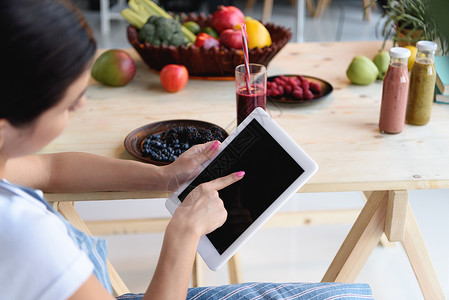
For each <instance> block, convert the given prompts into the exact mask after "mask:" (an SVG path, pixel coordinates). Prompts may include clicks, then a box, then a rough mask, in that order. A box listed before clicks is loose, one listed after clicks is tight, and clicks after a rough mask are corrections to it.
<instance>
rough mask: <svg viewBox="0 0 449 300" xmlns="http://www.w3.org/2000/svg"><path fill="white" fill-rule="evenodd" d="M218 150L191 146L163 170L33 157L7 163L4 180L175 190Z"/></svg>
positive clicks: (82, 157)
mask: <svg viewBox="0 0 449 300" xmlns="http://www.w3.org/2000/svg"><path fill="white" fill-rule="evenodd" d="M217 148H218V142H209V143H206V144H202V145H197V146H194V147H192V148H191V149H189V150H188V151H186V152H185V153H184V154H183V155H181V156H180V157H179V158H178V159H177V160H176V161H175V162H174V163H172V164H170V165H168V166H164V167H158V166H155V165H151V164H146V163H142V162H138V161H134V160H125V159H114V158H107V157H102V156H98V155H94V154H88V153H79V152H67V153H54V154H41V155H33V156H28V157H23V158H16V159H11V160H9V161H8V162H7V164H6V171H5V177H6V179H8V180H10V181H11V182H14V183H16V184H20V185H25V186H29V187H32V188H36V189H40V190H43V191H45V192H63V193H81V192H93V191H149V190H151V191H174V190H176V189H177V187H178V186H179V185H181V184H182V183H184V182H185V181H186V180H188V179H190V178H191V177H192V176H195V175H196V174H197V173H198V171H199V169H200V167H201V165H202V164H203V163H204V162H205V161H207V160H208V159H210V158H211V157H213V156H214V155H215V152H216V151H215V150H216V149H217Z"/></svg>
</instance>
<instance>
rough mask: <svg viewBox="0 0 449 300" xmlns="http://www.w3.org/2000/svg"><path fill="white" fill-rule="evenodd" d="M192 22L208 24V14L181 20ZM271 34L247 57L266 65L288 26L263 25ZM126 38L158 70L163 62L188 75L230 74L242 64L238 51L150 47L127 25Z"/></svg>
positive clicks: (288, 34)
mask: <svg viewBox="0 0 449 300" xmlns="http://www.w3.org/2000/svg"><path fill="white" fill-rule="evenodd" d="M187 21H195V22H196V23H198V24H199V25H200V26H201V28H204V27H206V26H210V21H211V16H206V15H204V14H199V15H195V14H190V15H188V16H186V17H185V18H184V19H183V20H182V21H181V22H182V23H184V22H187ZM264 25H265V27H266V28H267V30H268V32H269V33H270V35H271V40H272V45H271V46H268V47H264V48H262V49H260V48H255V49H252V50H250V51H249V60H250V62H252V63H259V64H262V65H265V66H268V63H269V62H270V61H271V60H272V59H273V57H274V56H275V55H276V54H277V53H278V52H279V51H280V50H281V49H282V48H283V47H284V46H285V45H286V44H287V42H288V41H289V40H290V38H291V36H292V33H291V31H290V29H287V28H285V27H282V26H278V25H275V24H271V23H267V24H264ZM127 35H128V41H129V42H130V43H131V45H132V46H133V47H134V48H135V49H136V51H137V52H138V53H139V55H140V56H141V57H142V59H143V60H144V61H145V63H146V64H147V65H148V66H149V67H150V68H151V69H153V70H156V71H160V70H161V69H162V68H163V67H164V66H165V65H168V64H179V65H184V66H185V67H186V68H187V70H189V74H190V75H191V76H201V77H224V76H232V77H233V76H234V70H235V67H236V66H238V65H240V64H242V63H243V52H242V50H236V49H228V48H225V47H223V46H220V47H219V48H217V47H216V48H209V49H205V48H204V47H200V48H198V47H196V46H194V45H191V46H189V47H186V46H179V47H174V46H166V45H162V46H153V45H150V44H149V43H148V42H145V43H142V42H140V41H139V38H138V29H137V28H136V27H134V26H131V25H130V26H128V29H127Z"/></svg>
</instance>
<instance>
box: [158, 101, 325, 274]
mask: <svg viewBox="0 0 449 300" xmlns="http://www.w3.org/2000/svg"><path fill="white" fill-rule="evenodd" d="M253 119H256V120H257V121H258V122H259V123H260V124H261V125H262V127H263V128H264V129H265V130H266V131H267V132H268V133H269V134H270V135H271V136H272V137H273V138H274V139H275V140H276V141H277V142H278V143H279V145H281V147H282V148H283V149H284V150H285V151H286V152H287V153H288V154H289V155H290V156H291V157H292V158H293V159H294V160H295V161H296V162H297V163H298V164H299V165H300V166H301V168H302V169H303V170H304V172H303V173H302V174H301V175H300V176H299V177H298V178H297V179H296V180H295V181H294V182H293V183H292V184H291V185H290V186H289V187H288V188H287V189H286V190H285V191H284V192H283V193H282V194H281V195H280V196H279V197H278V198H277V199H276V200H275V201H273V203H272V204H271V205H270V206H269V207H268V208H267V209H266V210H265V211H264V212H263V213H262V214H261V215H260V216H259V217H258V218H257V219H256V220H255V221H254V222H253V223H252V224H251V225H250V226H249V227H248V228H247V229H246V230H245V231H244V232H243V233H242V234H241V235H240V236H239V237H238V238H237V239H236V240H235V241H234V242H233V243H232V244H231V246H230V247H229V248H228V249H226V250H225V251H224V252H223V253H222V254H220V253H219V252H218V251H217V250H216V248H215V247H214V245H213V244H212V243H211V241H210V240H209V239H208V238H207V236H202V237H201V238H200V241H199V243H198V249H197V250H198V253H199V254H200V255H201V257H202V258H203V260H204V261H205V262H206V264H207V266H208V267H209V268H210V269H211V270H214V271H216V270H218V269H219V268H220V267H221V266H222V265H223V264H225V263H226V262H227V261H228V260H229V259H230V258H231V257H232V256H233V255H234V254H235V253H236V252H237V250H238V249H239V248H240V247H241V246H242V245H243V244H244V243H245V242H246V241H247V240H248V239H249V238H250V237H251V236H252V235H253V234H254V233H255V232H256V231H257V230H258V229H259V228H260V227H262V225H263V224H264V223H265V222H266V221H268V219H269V218H270V217H271V216H272V215H273V214H275V213H276V211H278V210H279V208H280V207H281V206H282V205H283V204H284V203H285V202H286V201H287V200H288V199H289V198H290V197H291V196H292V195H293V194H295V193H296V192H297V191H298V190H299V189H300V188H301V187H302V186H303V185H304V184H305V183H306V182H307V181H308V180H309V179H310V178H311V177H312V176H313V175H314V174H315V173H316V172H317V171H318V165H317V164H316V162H315V161H314V160H313V159H312V158H311V157H310V156H309V155H308V154H307V153H306V152H305V151H304V150H303V149H302V148H301V147H300V146H299V145H298V144H297V143H296V142H295V141H294V140H293V139H292V138H291V137H290V136H289V135H288V134H287V133H286V132H285V131H284V130H283V129H282V128H281V127H280V126H279V125H278V124H277V123H276V122H275V121H274V120H273V119H272V118H271V117H270V116H269V115H268V114H267V113H266V112H265V111H264V110H263V109H262V108H260V107H258V108H256V109H255V110H254V111H253V112H252V113H251V114H250V115H249V116H248V117H247V118H246V119H245V120H244V121H243V122H242V123H241V124H240V125H239V126H238V127H237V128H236V129H235V130H234V132H232V133H231V134H230V135H229V136H228V137H227V138H226V139H225V140H224V141H223V143H221V145H220V147H219V149H218V153H217V155H218V154H219V153H220V152H222V151H223V150H224V149H225V148H226V147H227V145H229V143H230V142H231V141H232V140H233V139H234V138H235V137H236V136H237V135H238V134H239V133H240V132H241V131H242V130H243V129H244V128H245V127H246V126H247V125H248V124H249V123H250V122H251V121H252V120H253ZM212 160H213V159H211V160H209V161H207V162H206V163H205V164H203V166H202V168H201V171H200V172H199V173H198V174H200V173H201V172H202V171H203V170H204V169H205V168H206V167H207V166H208V165H209V164H210V162H211V161H212ZM195 178H196V177H195ZM195 178H193V179H192V180H190V181H189V182H186V183H185V184H183V185H182V186H181V187H180V188H179V189H178V190H177V191H176V192H174V193H173V194H172V195H171V196H170V197H169V198H168V199H167V200H166V202H165V206H166V207H167V209H168V211H169V212H170V213H171V214H172V215H173V214H174V212H175V210H176V208H177V207H178V206H179V205H180V204H181V201H180V200H179V198H178V196H179V195H180V194H181V193H182V192H183V191H184V190H185V189H186V187H187V186H188V185H189V184H190V183H191V182H192V181H193V180H195Z"/></svg>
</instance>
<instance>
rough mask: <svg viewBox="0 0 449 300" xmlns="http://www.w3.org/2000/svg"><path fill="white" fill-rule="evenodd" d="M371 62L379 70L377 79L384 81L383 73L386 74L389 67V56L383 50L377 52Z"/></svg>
mask: <svg viewBox="0 0 449 300" xmlns="http://www.w3.org/2000/svg"><path fill="white" fill-rule="evenodd" d="M373 62H374V64H375V65H376V67H377V69H378V70H379V75H377V79H384V77H385V73H387V70H388V66H389V65H390V54H388V51H385V50H382V51H379V53H377V54H376V56H374V58H373Z"/></svg>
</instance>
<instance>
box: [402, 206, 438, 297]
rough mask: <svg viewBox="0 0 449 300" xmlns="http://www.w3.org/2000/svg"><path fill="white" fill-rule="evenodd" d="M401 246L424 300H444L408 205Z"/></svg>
mask: <svg viewBox="0 0 449 300" xmlns="http://www.w3.org/2000/svg"><path fill="white" fill-rule="evenodd" d="M402 245H403V246H404V249H405V252H406V253H407V256H408V259H409V261H410V264H411V265H412V268H413V271H414V272H415V276H416V279H417V280H418V283H419V286H420V287H421V291H422V293H423V295H424V298H425V299H446V298H445V297H444V293H443V290H442V288H441V285H440V281H439V280H438V277H437V274H436V272H435V268H434V267H433V264H432V261H431V260H430V256H429V253H428V252H427V248H426V245H425V244H424V240H423V238H422V235H421V231H420V230H419V227H418V224H417V223H416V219H415V216H414V214H413V211H412V208H411V207H410V204H409V205H408V207H407V218H406V222H405V234H404V240H403V241H402Z"/></svg>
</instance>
